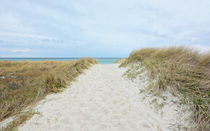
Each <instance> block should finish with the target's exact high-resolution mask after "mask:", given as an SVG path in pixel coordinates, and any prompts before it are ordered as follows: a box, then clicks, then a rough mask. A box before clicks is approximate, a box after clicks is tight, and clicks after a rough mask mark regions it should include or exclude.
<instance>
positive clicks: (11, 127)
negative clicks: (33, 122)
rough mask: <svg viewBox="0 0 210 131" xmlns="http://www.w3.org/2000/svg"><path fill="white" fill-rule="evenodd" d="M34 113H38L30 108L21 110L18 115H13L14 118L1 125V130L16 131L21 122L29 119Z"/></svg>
mask: <svg viewBox="0 0 210 131" xmlns="http://www.w3.org/2000/svg"><path fill="white" fill-rule="evenodd" d="M34 114H39V115H40V113H38V112H34V111H33V110H32V109H30V110H28V111H26V112H21V113H19V114H18V115H16V116H15V118H14V120H13V121H12V122H11V123H9V124H8V125H7V126H6V127H3V128H2V129H0V130H1V131H17V130H18V129H17V127H18V126H19V125H21V124H23V123H24V122H25V121H27V120H29V119H30V118H31V117H32V116H33V115H34Z"/></svg>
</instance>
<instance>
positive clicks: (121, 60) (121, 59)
mask: <svg viewBox="0 0 210 131" xmlns="http://www.w3.org/2000/svg"><path fill="white" fill-rule="evenodd" d="M124 60H125V58H120V59H118V60H116V61H115V62H114V63H115V64H117V63H122V62H123V61H124Z"/></svg>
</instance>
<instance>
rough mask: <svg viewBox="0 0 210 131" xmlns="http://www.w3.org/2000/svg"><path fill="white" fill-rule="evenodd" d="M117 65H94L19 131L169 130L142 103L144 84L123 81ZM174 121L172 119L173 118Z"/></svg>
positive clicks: (44, 104) (45, 102)
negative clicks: (141, 85)
mask: <svg viewBox="0 0 210 131" xmlns="http://www.w3.org/2000/svg"><path fill="white" fill-rule="evenodd" d="M125 71H126V69H124V68H118V65H117V64H109V65H101V64H97V65H94V66H93V67H92V68H90V69H89V70H86V72H85V73H84V74H82V75H80V76H79V77H78V79H77V81H76V82H74V83H72V85H71V87H69V88H67V89H65V90H64V91H63V92H61V93H58V94H52V95H49V96H47V97H46V98H45V99H44V100H42V101H41V102H40V103H39V104H38V105H37V106H36V107H35V110H37V111H39V112H40V115H34V116H33V117H32V119H30V120H28V121H27V122H26V123H25V124H24V125H22V126H20V127H19V130H20V131H29V130H30V131H47V130H49V131H137V130H142V131H146V130H154V131H158V130H168V129H169V126H170V125H169V122H168V121H167V119H163V118H162V117H161V115H160V114H159V113H157V112H155V110H153V109H152V108H151V107H150V106H149V105H148V104H147V103H145V102H142V101H141V100H140V99H141V98H142V94H141V93H139V84H140V83H141V81H138V82H132V81H130V80H128V79H126V78H124V77H122V75H123V73H124V72H125ZM172 117H173V116H172Z"/></svg>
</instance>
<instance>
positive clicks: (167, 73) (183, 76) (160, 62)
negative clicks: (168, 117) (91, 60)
mask: <svg viewBox="0 0 210 131" xmlns="http://www.w3.org/2000/svg"><path fill="white" fill-rule="evenodd" d="M134 63H141V64H140V66H141V67H144V68H146V69H147V70H148V71H149V75H150V78H152V79H157V81H156V83H155V84H154V85H153V86H154V88H156V89H167V88H175V89H177V90H178V91H179V92H180V93H181V94H183V100H184V103H185V104H191V103H192V106H193V111H194V114H193V118H194V120H195V121H196V123H197V124H198V126H199V129H200V130H207V129H209V128H210V54H208V53H206V54H200V53H198V52H196V51H194V50H192V49H189V48H185V47H171V48H144V49H141V50H136V51H133V52H132V53H131V54H130V56H129V57H128V58H127V59H126V60H125V61H123V62H122V63H121V65H120V66H127V65H131V64H134ZM136 68H139V67H136ZM137 70H138V69H137ZM135 76H136V74H135ZM157 76H158V77H157Z"/></svg>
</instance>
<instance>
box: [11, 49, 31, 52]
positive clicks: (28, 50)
mask: <svg viewBox="0 0 210 131" xmlns="http://www.w3.org/2000/svg"><path fill="white" fill-rule="evenodd" d="M30 51H31V50H30V49H15V50H11V52H13V53H28V52H30Z"/></svg>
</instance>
